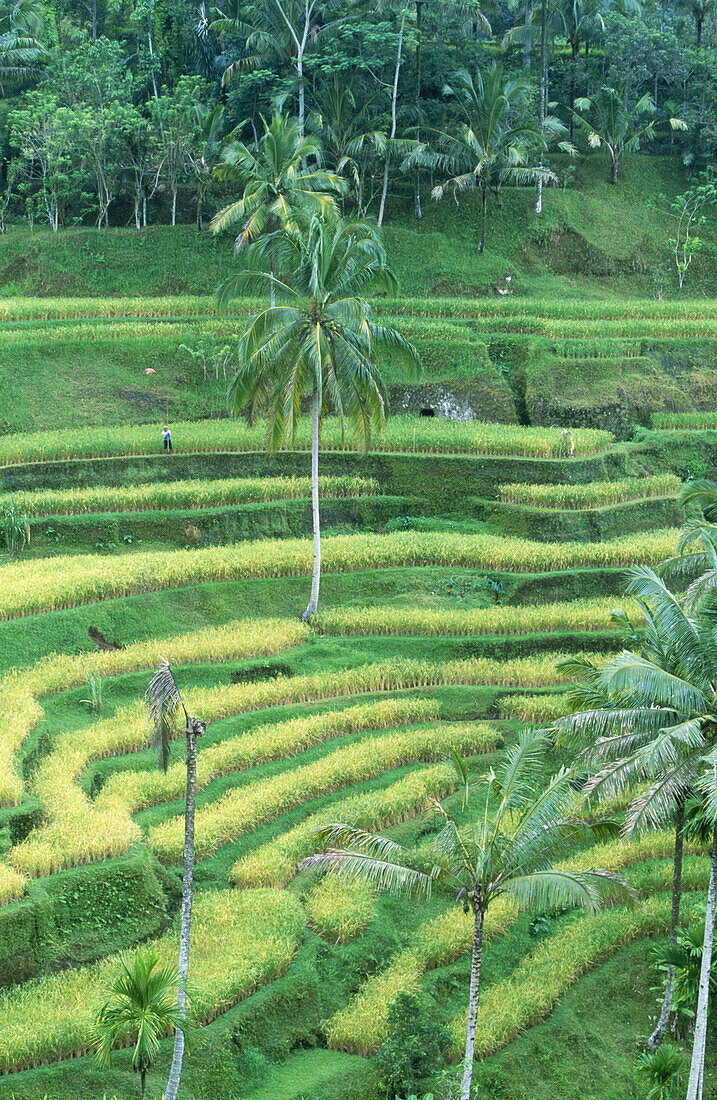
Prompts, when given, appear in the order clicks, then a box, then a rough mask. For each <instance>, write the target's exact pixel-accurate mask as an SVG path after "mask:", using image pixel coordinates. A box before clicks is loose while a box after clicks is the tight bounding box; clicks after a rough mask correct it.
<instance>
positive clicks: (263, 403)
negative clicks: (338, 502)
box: [218, 215, 419, 621]
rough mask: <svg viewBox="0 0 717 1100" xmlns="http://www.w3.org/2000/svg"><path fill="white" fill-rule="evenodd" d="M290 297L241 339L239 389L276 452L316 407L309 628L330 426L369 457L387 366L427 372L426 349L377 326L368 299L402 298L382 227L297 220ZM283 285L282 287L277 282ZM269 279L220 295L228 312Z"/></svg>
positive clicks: (286, 257)
mask: <svg viewBox="0 0 717 1100" xmlns="http://www.w3.org/2000/svg"><path fill="white" fill-rule="evenodd" d="M272 247H275V248H276V249H277V250H278V255H279V262H280V265H281V270H282V272H285V273H286V280H287V281H286V282H282V283H280V284H279V285H280V288H281V289H282V290H283V292H284V293H285V294H286V295H287V296H288V301H287V303H286V304H285V305H280V306H271V307H270V308H269V309H263V310H260V311H259V313H257V314H255V315H254V316H253V317H252V318H250V320H249V321H248V323H247V325H246V328H245V329H244V332H243V334H242V337H241V341H240V348H239V369H238V371H237V374H236V377H235V378H234V381H233V383H232V386H231V389H230V402H231V405H232V406H233V409H234V412H235V414H237V415H238V414H239V413H241V412H242V411H243V410H244V409H246V408H249V410H250V412H251V415H252V416H254V415H256V414H258V413H265V414H266V418H267V444H268V448H269V450H270V451H272V452H275V451H276V450H277V449H278V448H279V447H280V446H281V445H282V444H284V443H286V442H291V441H292V440H293V438H294V436H295V433H296V428H297V426H298V423H299V420H300V417H301V398H302V395H306V396H307V397H309V398H310V400H311V424H312V434H311V497H312V513H313V533H314V563H313V572H312V581H311V597H310V599H309V603H308V606H307V608H306V610H305V611H304V613H303V615H302V618H303V619H305V620H307V621H308V620H309V619H310V618H311V617H312V615H314V614H315V612H316V610H317V607H318V601H319V584H320V577H321V521H320V512H319V435H320V429H321V421H322V418H323V417H324V416H325V415H326V414H327V413H329V412H333V413H335V414H336V415H337V416H338V417H339V419H340V420H341V423H342V425H344V424H347V425H348V427H349V429H350V431H351V434H352V435H353V437H354V439H355V440H356V443H357V445H358V447H359V449H360V450H361V451H362V452H363V453H365V452H366V450H367V449H368V445H369V441H370V438H371V431H372V429H373V428H380V426H381V425H382V424H383V422H384V420H385V418H386V415H387V414H388V396H387V393H386V388H385V386H384V383H383V379H382V377H381V373H380V370H379V366H378V361H379V358H380V356H381V355H385V354H390V355H391V356H392V357H394V358H397V359H398V360H399V361H400V362H402V363H403V364H404V365H405V367H406V369H407V370H408V371H409V372H414V373H415V372H417V371H418V369H419V358H418V353H417V352H416V349H415V348H414V347H413V345H412V344H410V343H409V342H408V340H405V339H404V338H403V337H402V336H401V335H400V333H398V332H397V331H396V330H395V329H393V328H388V327H386V326H384V325H377V324H376V323H375V322H374V321H373V320H372V319H371V307H370V305H369V303H368V301H367V300H366V298H365V297H364V295H365V294H367V293H368V292H369V291H371V290H377V289H382V290H384V291H385V292H387V293H389V294H393V293H395V290H396V280H395V278H394V276H393V274H392V272H391V270H390V268H389V267H388V263H387V260H386V253H385V251H384V247H383V244H382V243H381V240H380V238H379V236H378V235H377V233H376V230H375V228H374V226H373V225H372V224H371V223H370V222H366V221H351V220H348V219H343V220H338V221H335V222H331V223H329V222H327V221H325V220H324V219H323V218H321V217H317V216H315V215H314V216H311V217H309V218H297V219H294V220H293V221H292V222H291V223H290V224H289V225H288V226H287V231H286V232H284V233H280V234H277V235H276V240H275V242H274V243H273V245H272ZM269 278H271V279H272V283H273V282H274V280H273V277H271V276H269ZM265 279H266V276H265V275H264V273H263V272H261V271H256V270H251V269H246V270H244V271H242V272H239V273H238V274H237V275H235V276H233V277H232V278H231V279H229V280H227V282H225V283H224V284H223V285H222V286H221V287H220V288H219V291H218V299H219V306H220V308H222V309H223V308H225V307H226V305H227V303H228V302H229V301H230V300H231V299H232V298H233V297H235V296H236V295H237V294H240V293H242V292H245V291H246V290H247V289H248V288H249V287H250V286H252V285H256V282H257V281H258V282H259V285H261V283H262V280H265Z"/></svg>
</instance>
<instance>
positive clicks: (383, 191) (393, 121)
mask: <svg viewBox="0 0 717 1100" xmlns="http://www.w3.org/2000/svg"><path fill="white" fill-rule="evenodd" d="M406 14H407V9H405V8H404V11H403V15H402V16H401V29H400V30H399V32H398V48H397V50H396V70H395V72H394V74H393V90H392V92H391V133H390V135H389V140H391V141H393V139H394V138H395V136H396V114H397V103H398V78H399V76H400V74H401V57H402V54H403V32H404V31H405V29H406ZM390 163H391V147H390V146H389V147H388V149H387V150H386V164H385V166H384V169H383V187H382V189H381V205H380V206H379V209H378V225H379V228H380V227H381V226H382V225H383V212H384V210H385V208H386V194H387V192H388V168H389V164H390Z"/></svg>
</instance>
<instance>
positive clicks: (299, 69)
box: [296, 52, 306, 137]
mask: <svg viewBox="0 0 717 1100" xmlns="http://www.w3.org/2000/svg"><path fill="white" fill-rule="evenodd" d="M296 73H297V76H298V78H299V136H300V137H303V136H304V115H305V114H306V106H305V100H304V55H303V53H301V52H299V55H298V57H297V58H296Z"/></svg>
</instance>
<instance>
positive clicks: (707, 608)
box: [554, 566, 717, 1046]
mask: <svg viewBox="0 0 717 1100" xmlns="http://www.w3.org/2000/svg"><path fill="white" fill-rule="evenodd" d="M629 578H630V579H629V583H628V585H627V593H628V594H629V595H631V596H633V597H634V598H635V599H636V600H637V602H638V604H639V606H640V608H641V610H642V614H643V616H644V633H643V638H642V645H641V648H640V649H639V650H625V651H623V652H622V653H620V654H618V655H616V656H614V657H610V658H608V659H607V660H606V661H604V662H603V663H601V664H595V663H592V662H590V661H586V660H584V659H582V658H573V659H567V660H566V661H564V662H563V663H562V666H561V667H562V669H563V671H565V672H572V673H573V674H578V675H581V676H582V678H583V683H582V685H579V686H578V687H577V688H576V689H575V691H574V694H573V704H574V705H575V707H576V711H575V713H573V714H570V715H568V716H566V717H565V718H562V719H559V720H558V721H557V722H555V724H554V727H555V729H557V731H558V736H559V737H560V738H561V739H562V740H563V741H565V742H567V743H569V744H571V745H573V746H575V745H576V744H577V745H582V746H584V747H583V749H582V752H581V755H580V763H581V765H583V766H584V767H585V768H586V769H587V771H588V772H589V774H590V778H589V779H588V781H587V783H586V786H585V793H586V795H596V794H597V795H615V794H619V793H621V792H624V791H627V792H629V791H630V790H635V789H636V788H638V790H637V793H636V794H635V796H634V798H633V800H632V802H631V804H630V807H629V810H628V813H627V818H626V831H627V832H628V833H632V832H635V831H637V830H642V829H650V828H658V827H661V826H664V825H666V824H670V823H671V824H672V825H673V826H674V828H675V854H674V875H673V891H672V911H671V919H670V942H671V943H672V944H674V942H675V937H676V933H677V925H678V920H679V906H680V892H681V865H682V844H683V826H684V806H685V802H686V800H687V799H688V797H689V796H690V795H692V794H693V793H694V792H695V791H696V790H699V788H700V784H702V783H703V782H704V773H705V757H706V756H708V754H710V753H711V752H712V751H713V748H714V746H715V745H716V744H717V717H715V715H717V658H716V657H715V641H717V593H715V594H712V595H708V596H707V597H705V598H704V600H703V601H702V603H701V604H700V605H699V606H697V607H696V608H695V609H694V610H693V611H691V612H690V613H688V612H687V610H686V609H685V608H684V607H683V606H682V604H681V603H680V601H679V600H678V599H677V598H676V597H675V596H674V595H673V594H672V593H671V592H670V591H669V589H668V588H667V586H666V584H665V582H664V580H663V579H662V578H661V577H659V576H658V575H657V574H656V573H655V572H654V571H653V570H652V569H649V568H647V567H644V566H636V567H634V568H633V569H631V570H630V572H629ZM708 924H709V921H708ZM671 999H672V974H671V973H668V982H667V987H666V991H665V998H664V1000H663V1005H662V1010H661V1012H660V1018H659V1020H658V1024H657V1027H656V1028H655V1030H654V1032H653V1033H652V1035H651V1036H650V1039H649V1040H648V1043H649V1045H651V1046H655V1045H657V1044H658V1043H659V1042H660V1041H661V1039H662V1037H663V1036H664V1034H665V1030H666V1027H667V1022H668V1019H669V1013H670V1007H671Z"/></svg>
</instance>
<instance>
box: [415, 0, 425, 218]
mask: <svg viewBox="0 0 717 1100" xmlns="http://www.w3.org/2000/svg"><path fill="white" fill-rule="evenodd" d="M422 23H423V0H416V88H415V92H416V95H415V99H416V116H417V117H419V115H420V110H421V60H422V59H421V25H422ZM416 137H417V139H418V141H420V140H421V128H420V121H419V125H418V128H417V130H416ZM413 212H414V214H415V216H416V221H418V222H420V220H421V218H422V217H423V211H422V210H421V169H420V168H417V169H416V190H415V194H414V200H413Z"/></svg>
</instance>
